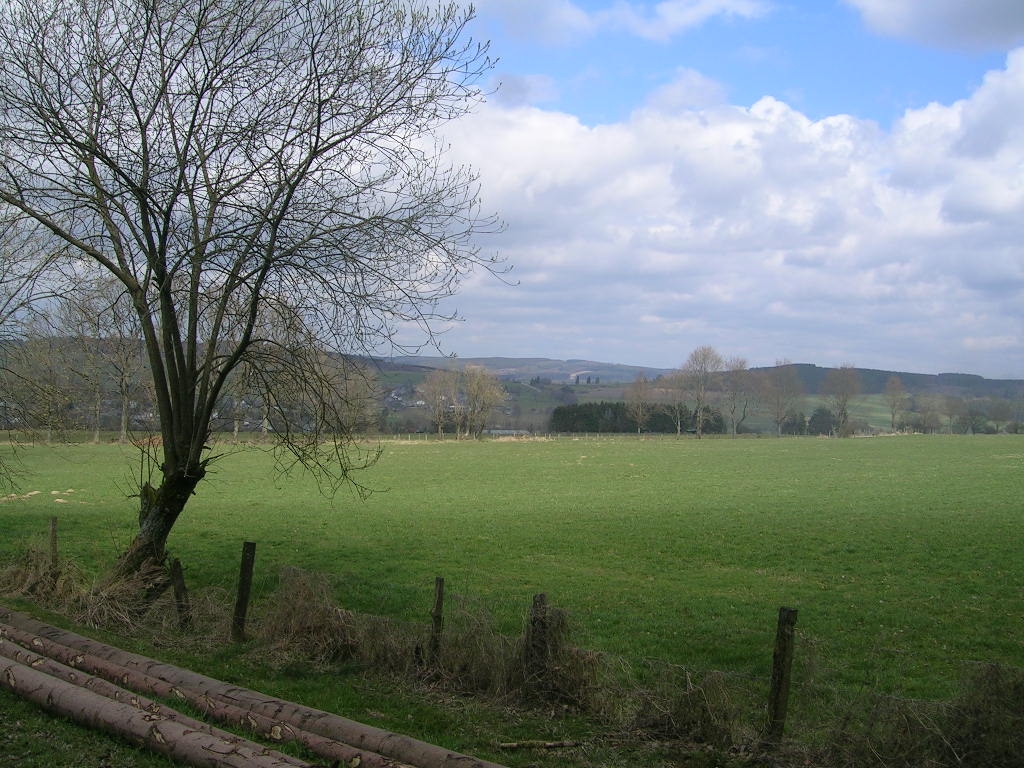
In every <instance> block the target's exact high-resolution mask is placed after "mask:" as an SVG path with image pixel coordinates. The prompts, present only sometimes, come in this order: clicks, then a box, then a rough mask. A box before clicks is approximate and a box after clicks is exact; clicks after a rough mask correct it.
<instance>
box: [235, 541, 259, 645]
mask: <svg viewBox="0 0 1024 768" xmlns="http://www.w3.org/2000/svg"><path fill="white" fill-rule="evenodd" d="M255 562H256V543H255V542H252V541H246V542H244V543H243V544H242V567H241V570H240V572H239V574H238V597H237V599H236V600H235V613H234V616H232V618H231V639H232V640H233V641H234V642H236V643H240V642H242V641H243V640H245V614H246V613H247V612H248V610H249V594H250V592H251V591H252V570H253V565H254V563H255Z"/></svg>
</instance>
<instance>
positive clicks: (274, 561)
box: [0, 435, 1024, 697]
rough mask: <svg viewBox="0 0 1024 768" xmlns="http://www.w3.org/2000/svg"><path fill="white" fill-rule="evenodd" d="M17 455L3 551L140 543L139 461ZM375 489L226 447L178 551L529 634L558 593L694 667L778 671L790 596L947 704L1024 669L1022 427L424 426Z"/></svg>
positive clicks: (586, 621)
mask: <svg viewBox="0 0 1024 768" xmlns="http://www.w3.org/2000/svg"><path fill="white" fill-rule="evenodd" d="M19 457H20V463H21V472H22V476H21V479H20V481H19V483H20V488H19V489H18V491H17V493H16V494H15V495H14V496H12V497H10V498H8V499H7V500H6V501H5V502H3V503H2V504H0V521H2V529H3V535H2V537H0V558H3V557H9V556H11V555H13V554H14V553H15V552H17V551H18V550H19V549H23V548H24V546H25V545H26V544H28V543H32V542H34V543H37V544H38V543H42V541H43V539H44V536H45V532H46V529H47V520H48V519H49V517H50V516H51V515H55V514H56V515H58V516H59V518H60V524H59V530H60V542H61V548H62V552H63V553H64V554H65V555H67V556H71V557H74V558H76V559H77V560H79V561H80V562H82V563H85V564H87V566H88V567H90V568H92V569H94V570H95V571H97V572H98V571H100V570H102V569H103V568H104V567H106V566H108V565H109V564H110V563H111V562H112V561H113V559H114V557H115V556H116V553H117V552H118V551H119V549H120V548H121V547H123V546H124V544H125V543H126V542H127V541H128V539H129V537H130V536H131V534H132V526H133V524H134V518H135V512H134V510H135V500H134V499H130V498H128V495H129V494H130V492H131V490H132V483H133V476H135V475H136V474H137V459H136V457H135V456H134V455H133V453H132V452H131V451H130V450H125V449H122V448H119V447H117V446H94V445H77V446H75V445H66V446H59V447H31V448H24V449H21V450H20V451H19ZM362 480H363V481H364V482H366V483H368V484H369V485H370V486H372V487H374V488H376V489H378V491H377V492H376V493H374V494H373V495H372V496H371V497H370V498H369V499H368V500H366V501H360V500H358V499H357V498H355V496H354V495H352V494H350V493H347V492H342V493H341V494H340V495H339V496H337V497H336V498H334V499H333V500H330V499H325V498H323V497H322V496H321V495H320V494H319V493H318V491H317V489H316V486H315V484H313V483H312V481H311V480H309V479H308V478H303V477H301V476H296V477H284V478H275V476H274V474H273V470H272V462H271V460H270V458H269V457H268V456H267V455H266V454H264V453H261V452H258V451H254V450H248V451H244V452H239V453H233V454H230V455H227V456H226V457H224V459H222V460H221V461H220V462H219V463H218V464H217V465H216V468H215V470H214V471H213V472H212V473H211V475H210V476H209V479H208V480H207V481H206V482H205V483H204V484H203V485H202V486H200V489H199V491H198V495H197V496H196V497H195V499H193V501H192V502H191V503H190V505H189V507H188V508H187V510H186V512H185V514H184V516H183V517H182V519H181V520H180V521H179V524H178V527H177V528H176V529H175V532H174V533H173V534H172V538H171V541H170V544H169V546H170V548H171V550H172V552H173V554H174V555H175V556H178V557H180V558H181V560H182V562H183V564H184V566H185V573H186V578H187V580H188V582H189V586H190V588H192V589H193V590H195V589H201V588H202V587H204V586H211V585H216V586H222V587H226V588H229V589H230V588H233V585H234V582H235V579H236V575H237V568H238V558H239V554H240V550H241V544H242V541H243V540H252V541H255V542H257V547H258V548H257V576H258V585H257V586H258V590H259V594H261V595H266V594H268V593H269V592H270V591H271V590H272V589H273V587H274V582H275V577H276V574H277V573H278V572H279V569H280V568H281V567H282V566H287V565H293V566H299V567H301V568H304V569H309V570H314V571H321V572H325V573H329V574H332V575H334V576H336V577H337V578H338V584H339V587H338V595H337V598H338V600H339V601H340V602H341V603H342V604H343V605H345V606H346V607H350V608H353V609H357V610H361V611H371V612H375V613H381V614H386V615H391V616H395V617H399V618H409V619H418V620H419V619H425V618H426V616H427V613H428V611H429V608H430V602H431V599H432V588H433V579H434V577H435V576H438V575H441V576H445V577H446V579H447V583H448V585H449V586H448V588H449V590H450V591H451V592H457V593H461V594H463V595H467V596H470V597H472V598H473V599H475V600H478V601H479V602H481V603H482V604H483V605H485V606H487V607H488V609H489V610H490V611H491V612H492V613H493V614H494V616H495V617H496V619H497V621H498V623H499V625H500V626H501V627H502V628H503V629H505V630H507V631H508V632H509V633H512V634H514V633H517V632H518V631H519V628H520V626H521V621H522V617H523V615H524V613H525V611H526V610H527V607H528V605H529V603H530V599H531V596H532V595H533V594H534V593H536V592H546V593H547V594H548V596H549V600H550V601H551V602H552V603H553V604H555V605H558V606H560V607H563V608H565V609H567V610H568V611H569V612H570V614H571V617H572V620H573V625H574V628H575V630H574V641H575V642H576V643H577V644H578V645H580V646H583V647H587V648H593V649H597V650H602V651H607V652H611V653H615V654H621V655H623V656H626V657H628V658H632V659H637V658H657V659H663V660H666V661H670V662H673V663H678V664H684V665H687V666H689V667H693V668H696V669H717V670H723V671H727V672H734V673H739V674H750V675H758V676H761V675H766V674H767V668H768V663H769V660H770V657H771V647H772V641H773V638H774V622H775V616H776V613H777V609H778V607H779V606H781V605H787V606H791V607H795V608H797V609H798V610H799V612H800V614H799V621H798V629H799V633H800V634H799V637H800V647H799V649H798V651H797V653H798V655H799V654H803V658H804V660H805V661H807V660H808V659H810V665H811V666H813V668H814V669H815V670H816V672H815V674H816V675H819V676H823V677H824V679H826V680H828V681H829V682H830V683H832V684H835V685H838V686H859V685H862V684H867V685H870V686H875V687H878V688H881V689H882V690H887V691H894V692H900V693H903V694H906V695H912V696H920V697H939V696H944V695H946V694H947V693H948V692H949V691H950V690H952V688H953V686H954V685H955V683H956V681H957V677H958V674H959V669H960V666H961V665H962V663H963V662H965V661H970V660H983V661H996V662H1003V663H1008V664H1012V665H1021V664H1024V635H1022V634H1021V626H1022V618H1024V565H1022V558H1021V555H1022V552H1024V548H1022V542H1024V537H1022V518H1024V509H1022V504H1021V502H1022V494H1021V490H1022V489H1024V438H1020V437H1017V436H1005V435H1004V436H991V437H953V438H949V437H892V438H873V439H851V440H824V439H783V440H777V439H741V440H729V439H709V440H703V441H697V440H693V439H682V440H677V439H674V438H665V439H647V440H639V439H636V438H635V437H634V438H606V439H585V440H572V439H562V440H552V441H490V442H488V441H485V442H454V441H450V442H435V441H431V440H422V439H420V440H410V441H396V442H388V443H385V445H384V454H383V457H382V458H381V460H380V462H379V463H378V464H377V465H376V466H375V467H374V468H373V469H372V470H370V471H368V472H366V473H365V474H364V475H363V477H362ZM33 492H38V493H33ZM805 666H806V665H805ZM802 668H803V667H802Z"/></svg>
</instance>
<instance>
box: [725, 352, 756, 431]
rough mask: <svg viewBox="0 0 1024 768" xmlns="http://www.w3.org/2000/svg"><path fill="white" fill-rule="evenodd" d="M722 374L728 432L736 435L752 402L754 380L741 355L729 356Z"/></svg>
mask: <svg viewBox="0 0 1024 768" xmlns="http://www.w3.org/2000/svg"><path fill="white" fill-rule="evenodd" d="M724 366H725V372H724V374H723V376H722V398H723V407H724V410H725V412H726V413H727V414H728V416H729V432H730V434H732V436H733V437H736V434H737V432H738V431H739V428H740V427H741V426H742V425H743V422H744V421H745V420H746V418H747V415H748V413H749V412H750V410H751V408H752V406H753V404H754V399H755V397H754V381H753V378H752V377H751V375H750V370H749V369H748V368H747V361H746V360H745V359H744V358H742V357H730V358H728V359H727V360H726V361H725V363H724Z"/></svg>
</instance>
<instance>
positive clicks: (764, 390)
mask: <svg viewBox="0 0 1024 768" xmlns="http://www.w3.org/2000/svg"><path fill="white" fill-rule="evenodd" d="M803 394H804V390H803V385H802V384H801V383H800V374H799V373H797V370H796V367H795V366H794V365H793V364H792V363H791V362H789V360H776V361H775V367H774V368H772V369H771V370H769V371H766V372H765V373H764V374H762V377H761V399H762V402H763V403H764V404H765V407H766V408H767V409H768V412H769V414H770V415H771V419H772V423H773V424H775V428H776V430H777V431H778V435H779V436H780V437H781V436H782V425H783V424H784V423H785V422H786V417H787V416H788V415H789V413H790V412H791V411H792V410H793V409H794V408H796V406H797V404H798V403H799V402H800V398H802V397H803Z"/></svg>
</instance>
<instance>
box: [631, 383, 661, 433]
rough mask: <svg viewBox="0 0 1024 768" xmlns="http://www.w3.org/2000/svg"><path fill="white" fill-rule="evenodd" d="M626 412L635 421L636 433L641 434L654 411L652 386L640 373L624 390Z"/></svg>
mask: <svg viewBox="0 0 1024 768" xmlns="http://www.w3.org/2000/svg"><path fill="white" fill-rule="evenodd" d="M625 396H626V413H627V414H629V417H630V418H631V419H633V421H635V422H636V433H637V434H638V435H639V434H642V433H643V431H644V428H645V427H646V426H647V422H648V421H650V419H651V415H652V414H653V413H654V409H655V403H654V388H653V387H652V386H651V382H649V381H648V380H647V377H646V376H644V375H643V374H640V375H638V376H637V377H636V379H635V380H634V381H633V383H631V384H630V385H629V386H628V387H626V391H625Z"/></svg>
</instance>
